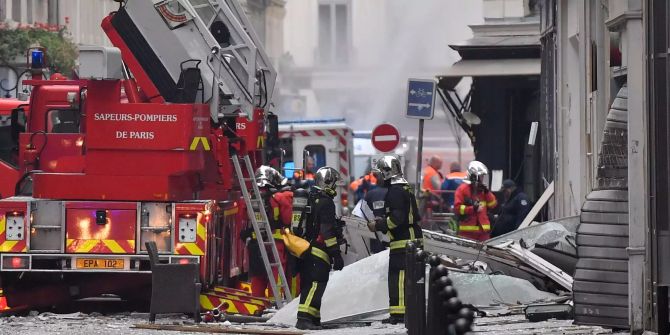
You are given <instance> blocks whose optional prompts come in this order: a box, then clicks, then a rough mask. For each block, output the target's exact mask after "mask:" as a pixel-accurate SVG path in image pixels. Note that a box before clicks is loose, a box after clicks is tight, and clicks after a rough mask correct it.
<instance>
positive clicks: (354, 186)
mask: <svg viewBox="0 0 670 335" xmlns="http://www.w3.org/2000/svg"><path fill="white" fill-rule="evenodd" d="M376 185H377V178H376V177H375V175H374V173H372V171H370V172H369V173H368V174H366V175H364V176H363V177H360V178H358V179H356V180H354V181H352V182H351V184H349V188H350V189H351V190H352V191H353V192H354V194H355V195H356V203H358V201H359V200H361V199H363V197H365V194H366V193H367V192H368V191H369V190H371V189H372V188H374V187H375V186H376Z"/></svg>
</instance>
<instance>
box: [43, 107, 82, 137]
mask: <svg viewBox="0 0 670 335" xmlns="http://www.w3.org/2000/svg"><path fill="white" fill-rule="evenodd" d="M47 115H48V123H47V129H49V131H48V132H50V133H60V134H64V133H78V132H79V115H78V113H77V111H76V110H74V109H52V110H50V111H49V112H48V113H47Z"/></svg>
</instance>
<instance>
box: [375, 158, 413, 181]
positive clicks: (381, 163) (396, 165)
mask: <svg viewBox="0 0 670 335" xmlns="http://www.w3.org/2000/svg"><path fill="white" fill-rule="evenodd" d="M376 167H377V170H379V172H380V173H381V175H382V177H383V178H384V181H390V182H391V184H407V180H405V178H403V175H402V168H401V167H400V160H399V159H398V158H397V157H395V156H390V155H389V156H384V157H382V158H381V159H379V160H378V161H377V166H376Z"/></svg>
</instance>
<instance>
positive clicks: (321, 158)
mask: <svg viewBox="0 0 670 335" xmlns="http://www.w3.org/2000/svg"><path fill="white" fill-rule="evenodd" d="M305 150H307V152H309V158H307V169H308V170H309V171H311V172H316V170H318V169H320V168H322V167H324V166H326V147H324V146H323V145H308V146H306V147H305Z"/></svg>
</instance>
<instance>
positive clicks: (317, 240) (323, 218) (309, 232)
mask: <svg viewBox="0 0 670 335" xmlns="http://www.w3.org/2000/svg"><path fill="white" fill-rule="evenodd" d="M334 197H335V192H332V193H331V192H328V191H316V192H313V193H312V194H311V195H310V201H309V206H310V208H311V210H310V214H309V215H308V216H307V222H306V223H307V224H306V226H305V236H304V237H305V239H306V240H308V241H309V242H310V245H311V246H312V248H311V249H312V250H311V253H312V255H314V256H316V257H318V258H320V259H322V260H324V261H325V262H326V263H328V264H330V258H331V257H334V256H335V255H339V254H340V248H339V245H338V243H337V240H338V237H340V236H338V235H339V234H338V232H337V229H336V226H337V218H336V217H335V201H334V200H333V198H334Z"/></svg>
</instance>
